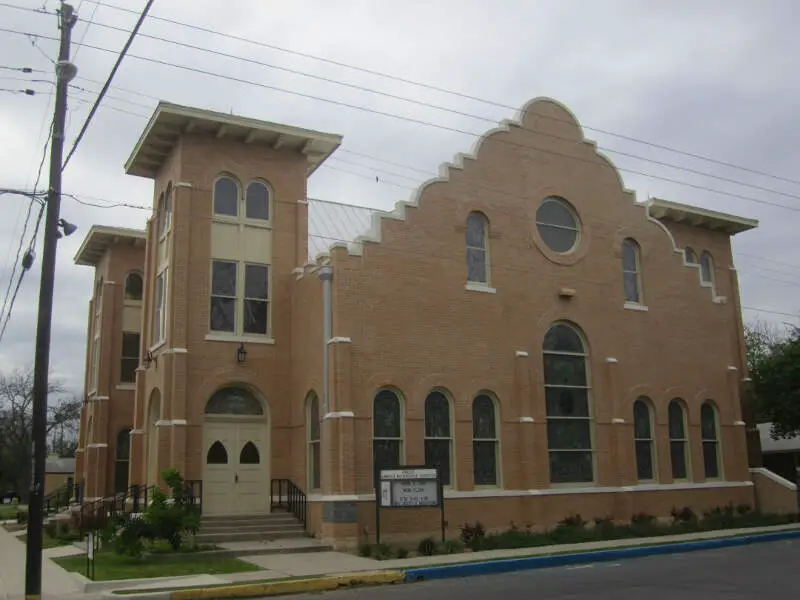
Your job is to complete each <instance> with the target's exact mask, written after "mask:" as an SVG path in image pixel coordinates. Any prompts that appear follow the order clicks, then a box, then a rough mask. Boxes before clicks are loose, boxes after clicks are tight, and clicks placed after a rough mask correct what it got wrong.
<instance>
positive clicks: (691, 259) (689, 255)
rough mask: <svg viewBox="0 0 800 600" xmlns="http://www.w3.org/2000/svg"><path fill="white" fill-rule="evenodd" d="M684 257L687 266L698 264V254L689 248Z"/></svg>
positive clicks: (686, 249)
mask: <svg viewBox="0 0 800 600" xmlns="http://www.w3.org/2000/svg"><path fill="white" fill-rule="evenodd" d="M683 257H684V260H685V261H686V264H689V265H696V264H697V253H696V252H695V251H694V250H692V249H691V248H689V247H688V246H687V247H686V248H685V249H684V251H683Z"/></svg>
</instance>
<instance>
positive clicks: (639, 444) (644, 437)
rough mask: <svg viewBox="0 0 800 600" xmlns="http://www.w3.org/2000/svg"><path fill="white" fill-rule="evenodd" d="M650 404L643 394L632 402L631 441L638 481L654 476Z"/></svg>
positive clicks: (653, 477) (651, 478)
mask: <svg viewBox="0 0 800 600" xmlns="http://www.w3.org/2000/svg"><path fill="white" fill-rule="evenodd" d="M650 406H651V404H650V399H649V398H645V397H644V396H643V397H641V398H638V399H637V400H636V402H634V403H633V439H634V442H633V443H634V446H635V450H636V477H637V478H638V479H639V481H651V480H653V479H655V478H656V477H655V474H656V468H655V462H656V461H655V447H654V445H653V411H652V410H651V408H650Z"/></svg>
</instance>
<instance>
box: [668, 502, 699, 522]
mask: <svg viewBox="0 0 800 600" xmlns="http://www.w3.org/2000/svg"><path fill="white" fill-rule="evenodd" d="M670 514H671V515H672V521H673V523H694V522H696V521H697V515H696V514H695V513H694V511H693V510H692V509H691V507H689V506H684V507H683V508H681V509H677V508H675V507H674V506H673V507H672V512H671V513H670Z"/></svg>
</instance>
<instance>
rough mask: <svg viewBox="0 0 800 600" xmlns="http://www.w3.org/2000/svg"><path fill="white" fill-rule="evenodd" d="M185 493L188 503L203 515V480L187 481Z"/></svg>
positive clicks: (184, 488) (185, 482) (184, 485)
mask: <svg viewBox="0 0 800 600" xmlns="http://www.w3.org/2000/svg"><path fill="white" fill-rule="evenodd" d="M183 493H184V494H185V496H186V502H188V503H189V504H190V505H191V506H194V507H196V508H197V509H198V511H199V512H200V514H203V480H202V479H187V480H186V481H184V482H183Z"/></svg>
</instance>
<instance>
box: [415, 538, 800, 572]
mask: <svg viewBox="0 0 800 600" xmlns="http://www.w3.org/2000/svg"><path fill="white" fill-rule="evenodd" d="M797 538H800V531H797V530H795V531H778V532H775V533H762V534H758V535H746V536H739V537H730V538H718V539H713V540H699V541H696V542H677V543H672V544H661V545H658V546H639V547H634V548H616V549H612V550H596V551H594V552H577V553H575V554H558V555H555V556H529V557H525V558H509V559H501V560H489V561H485V562H473V563H461V564H456V565H441V566H437V567H421V568H418V569H408V570H406V575H405V580H404V581H405V582H406V583H412V582H415V581H421V580H426V581H427V580H430V579H449V578H451V577H472V576H474V575H494V574H497V573H510V572H512V571H524V570H532V569H543V568H547V567H562V566H565V565H577V564H585V563H594V562H605V561H610V560H618V559H620V558H638V557H642V556H657V555H659V554H677V553H681V552H695V551H697V550H712V549H715V548H732V547H735V546H746V545H748V544H757V543H761V542H779V541H782V540H790V539H797Z"/></svg>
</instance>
